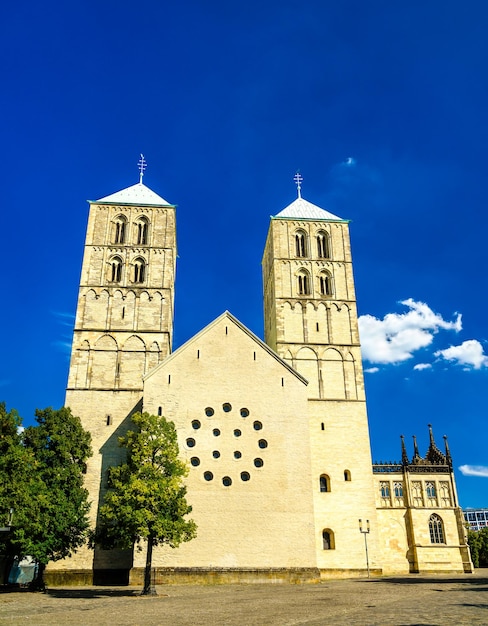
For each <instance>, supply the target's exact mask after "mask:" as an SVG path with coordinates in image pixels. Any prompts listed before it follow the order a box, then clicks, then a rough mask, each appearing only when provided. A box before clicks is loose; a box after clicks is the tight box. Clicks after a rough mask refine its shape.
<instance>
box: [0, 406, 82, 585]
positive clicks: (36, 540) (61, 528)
mask: <svg viewBox="0 0 488 626" xmlns="http://www.w3.org/2000/svg"><path fill="white" fill-rule="evenodd" d="M0 419H1V420H2V424H4V427H2V444H1V445H3V446H4V447H5V448H6V449H7V450H8V461H7V463H5V462H0V482H3V480H2V479H3V476H5V474H4V472H6V471H9V468H10V469H11V471H12V473H11V474H10V477H9V478H8V480H9V481H11V484H10V485H9V486H8V487H7V488H4V490H3V491H0V512H2V513H3V511H4V510H5V509H6V508H9V507H13V508H14V522H13V529H12V532H11V533H10V535H9V537H8V541H9V548H10V551H14V552H15V553H16V554H17V555H19V556H26V555H30V556H31V557H33V558H34V559H36V560H37V562H38V563H39V580H38V583H39V586H41V587H42V586H43V585H44V583H43V572H44V569H45V567H46V565H47V563H49V561H57V560H59V559H62V558H65V557H68V556H70V555H71V554H72V552H73V551H75V550H76V549H77V548H78V547H80V546H81V545H83V543H85V541H86V537H87V532H88V510H89V507H90V505H89V503H88V491H87V490H86V489H85V488H84V486H83V474H84V473H85V471H86V460H87V459H88V457H89V456H90V455H91V446H90V441H91V437H90V434H89V433H87V432H86V431H85V430H84V429H83V427H82V426H81V423H80V420H79V418H77V417H75V416H73V415H72V414H71V411H70V410H69V409H68V408H61V409H59V410H53V409H51V408H48V409H44V410H37V411H36V421H37V425H36V426H30V427H28V428H26V429H25V431H24V432H23V433H22V434H21V435H19V434H18V426H19V425H20V422H19V420H18V418H17V416H16V415H10V416H9V415H8V414H6V412H5V411H4V412H3V414H2V411H0ZM14 424H16V430H17V435H15V434H14V432H13V426H14Z"/></svg>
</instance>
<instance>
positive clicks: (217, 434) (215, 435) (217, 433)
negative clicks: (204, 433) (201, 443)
mask: <svg viewBox="0 0 488 626" xmlns="http://www.w3.org/2000/svg"><path fill="white" fill-rule="evenodd" d="M212 432H213V434H214V437H219V436H220V430H219V429H218V428H214V429H213V431H212Z"/></svg>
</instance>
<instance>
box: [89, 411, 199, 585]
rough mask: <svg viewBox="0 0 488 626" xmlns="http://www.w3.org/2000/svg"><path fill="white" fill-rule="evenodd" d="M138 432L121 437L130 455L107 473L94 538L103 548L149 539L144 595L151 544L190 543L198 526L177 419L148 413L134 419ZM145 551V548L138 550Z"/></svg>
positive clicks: (148, 574)
mask: <svg viewBox="0 0 488 626" xmlns="http://www.w3.org/2000/svg"><path fill="white" fill-rule="evenodd" d="M132 422H133V424H134V426H135V427H136V430H134V431H129V432H128V433H127V434H126V436H125V437H120V439H119V445H120V446H122V447H123V448H125V449H126V451H127V459H126V462H125V463H122V464H121V465H118V466H115V467H111V468H110V469H109V472H108V482H107V487H108V490H107V492H106V494H105V500H104V504H103V505H102V506H101V507H100V511H99V525H98V528H97V531H96V534H95V538H94V541H95V542H96V543H98V544H100V545H101V546H102V547H103V548H114V547H117V548H125V549H127V548H132V547H133V546H134V544H138V547H139V548H140V543H141V542H142V541H146V542H147V554H146V572H145V582H144V591H143V593H148V592H149V587H150V569H151V563H152V548H153V547H154V546H157V545H160V544H166V545H168V546H170V547H171V548H176V547H178V546H179V545H180V544H181V543H182V542H185V541H190V540H191V539H193V538H194V537H195V535H196V524H195V522H194V521H193V520H188V519H185V516H186V515H188V514H189V513H190V512H191V510H192V509H191V506H189V505H188V503H187V501H186V497H185V496H186V487H185V485H184V484H183V480H182V479H183V478H184V477H185V476H186V475H187V472H188V470H187V467H186V465H185V464H184V463H183V462H182V461H181V460H180V459H179V458H178V453H179V450H178V442H177V438H176V429H175V426H174V424H173V422H171V421H168V420H166V418H164V417H156V416H155V415H150V414H148V413H142V414H141V413H136V414H135V415H134V416H133V417H132ZM140 549H142V548H140Z"/></svg>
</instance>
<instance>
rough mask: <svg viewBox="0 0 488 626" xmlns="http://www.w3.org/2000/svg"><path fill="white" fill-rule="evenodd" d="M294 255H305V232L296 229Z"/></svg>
mask: <svg viewBox="0 0 488 626" xmlns="http://www.w3.org/2000/svg"><path fill="white" fill-rule="evenodd" d="M295 256H298V257H306V256H307V233H306V232H305V231H303V230H297V232H296V233H295Z"/></svg>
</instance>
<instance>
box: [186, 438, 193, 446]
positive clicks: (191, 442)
mask: <svg viewBox="0 0 488 626" xmlns="http://www.w3.org/2000/svg"><path fill="white" fill-rule="evenodd" d="M186 445H187V446H188V447H189V448H194V447H195V440H194V439H193V437H188V439H187V440H186Z"/></svg>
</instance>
